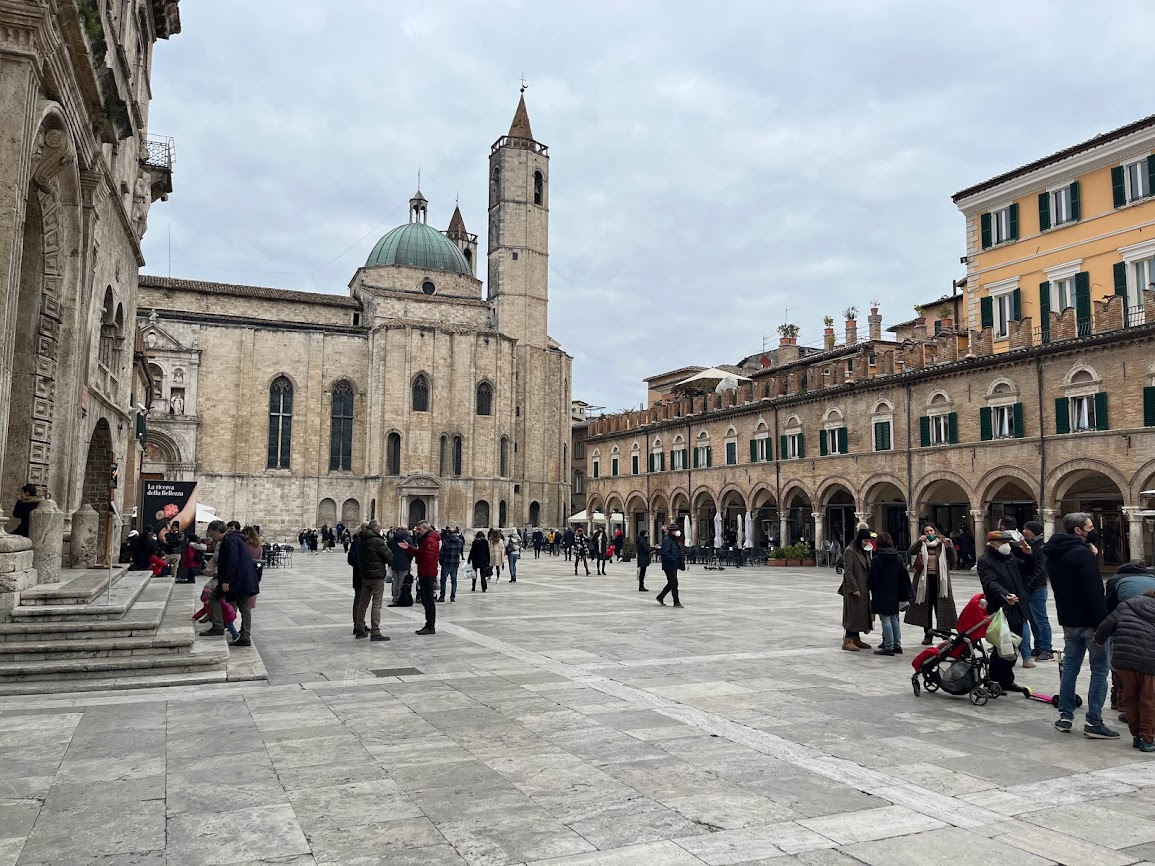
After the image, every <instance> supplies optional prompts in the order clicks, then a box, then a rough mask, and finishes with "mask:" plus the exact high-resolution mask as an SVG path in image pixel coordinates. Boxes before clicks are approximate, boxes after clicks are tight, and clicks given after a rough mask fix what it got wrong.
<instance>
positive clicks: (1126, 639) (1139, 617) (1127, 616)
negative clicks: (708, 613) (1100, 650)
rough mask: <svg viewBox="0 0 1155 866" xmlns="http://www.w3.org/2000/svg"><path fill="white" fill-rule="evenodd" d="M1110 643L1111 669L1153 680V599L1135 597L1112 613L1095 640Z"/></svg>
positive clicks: (1154, 613)
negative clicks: (1151, 677)
mask: <svg viewBox="0 0 1155 866" xmlns="http://www.w3.org/2000/svg"><path fill="white" fill-rule="evenodd" d="M1111 637H1113V638H1114V640H1113V641H1112V642H1111V667H1113V668H1119V669H1120V670H1125V671H1134V672H1135V673H1139V674H1146V675H1147V676H1155V598H1151V597H1150V596H1147V595H1137V596H1135V597H1134V598H1129V599H1127V600H1126V601H1124V602H1122V603H1121V604H1120V605H1119V606H1118V607H1117V608H1115V609H1114V610H1113V611H1111V613H1110V615H1108V616H1107V618H1106V619H1104V620H1103V621H1102V622H1101V623H1100V624H1099V628H1098V629H1096V631H1095V640H1096V641H1097V642H1098V643H1105V642H1106V640H1107V638H1111Z"/></svg>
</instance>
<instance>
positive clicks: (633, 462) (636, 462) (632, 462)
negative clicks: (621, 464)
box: [630, 454, 642, 475]
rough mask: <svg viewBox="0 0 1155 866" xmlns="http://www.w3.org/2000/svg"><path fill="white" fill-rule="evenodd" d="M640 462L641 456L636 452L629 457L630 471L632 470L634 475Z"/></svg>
mask: <svg viewBox="0 0 1155 866" xmlns="http://www.w3.org/2000/svg"><path fill="white" fill-rule="evenodd" d="M641 462H642V461H641V458H640V457H639V456H638V455H637V454H635V455H633V456H632V457H631V458H630V471H631V472H633V474H634V475H637V474H638V469H639V468H640V466H639V464H640V463H641Z"/></svg>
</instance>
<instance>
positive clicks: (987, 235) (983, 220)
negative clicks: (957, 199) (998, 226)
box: [979, 169, 1123, 250]
mask: <svg viewBox="0 0 1155 866" xmlns="http://www.w3.org/2000/svg"><path fill="white" fill-rule="evenodd" d="M1122 174H1123V169H1119V176H1120V177H1122ZM1116 207H1118V205H1116ZM979 227H980V230H981V233H982V240H983V249H984V250H985V249H986V248H987V247H989V246H990V245H991V215H990V214H989V213H985V214H983V215H982V216H981V217H979Z"/></svg>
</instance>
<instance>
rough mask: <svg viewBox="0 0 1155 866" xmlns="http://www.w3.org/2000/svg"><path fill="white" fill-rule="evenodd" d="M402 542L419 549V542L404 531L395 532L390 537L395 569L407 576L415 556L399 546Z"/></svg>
mask: <svg viewBox="0 0 1155 866" xmlns="http://www.w3.org/2000/svg"><path fill="white" fill-rule="evenodd" d="M402 541H404V542H406V543H408V544H411V545H413V547H417V542H415V541H414V540H413V536H412V535H410V534H409V533H408V532H407V531H405V530H404V529H398V530H395V531H394V532H393V534H392V535H390V536H389V552H390V553H391V554H393V562H392V566H393V569H394V570H395V571H399V572H401V573H402V574H407V573H408V572H409V566H410V565H411V564H412V562H413V554H412V553H410V552H409V551H408V550H405V549H404V548H402V547H400V546H399V545H400V544H401V542H402Z"/></svg>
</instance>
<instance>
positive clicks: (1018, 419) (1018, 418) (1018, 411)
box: [1011, 403, 1027, 439]
mask: <svg viewBox="0 0 1155 866" xmlns="http://www.w3.org/2000/svg"><path fill="white" fill-rule="evenodd" d="M1011 411H1012V418H1013V419H1014V422H1015V438H1016V439H1022V438H1023V437H1024V436H1026V435H1027V431H1026V428H1025V427H1024V426H1023V404H1022V403H1016V404H1015V405H1014V408H1013V409H1012V410H1011Z"/></svg>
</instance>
